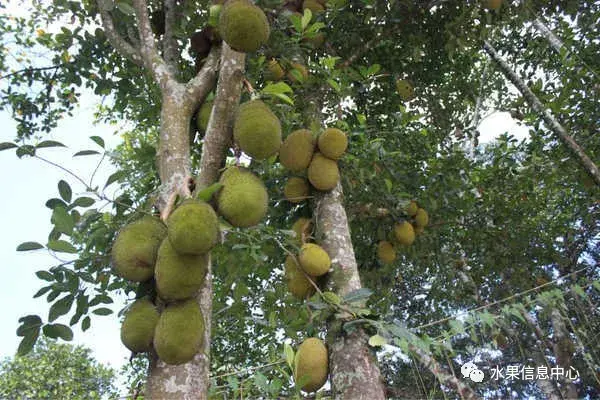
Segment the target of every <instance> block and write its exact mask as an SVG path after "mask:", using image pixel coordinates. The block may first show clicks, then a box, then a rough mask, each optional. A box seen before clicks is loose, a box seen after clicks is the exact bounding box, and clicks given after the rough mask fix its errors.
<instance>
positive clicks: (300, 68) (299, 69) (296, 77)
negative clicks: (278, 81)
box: [287, 62, 308, 83]
mask: <svg viewBox="0 0 600 400" xmlns="http://www.w3.org/2000/svg"><path fill="white" fill-rule="evenodd" d="M290 67H291V68H290V70H289V71H288V73H287V78H288V79H289V80H290V82H292V83H302V82H304V81H306V80H307V79H308V69H307V68H306V67H305V66H304V65H302V64H300V63H297V62H292V63H290ZM292 71H296V72H292Z"/></svg>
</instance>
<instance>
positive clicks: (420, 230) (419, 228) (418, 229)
mask: <svg viewBox="0 0 600 400" xmlns="http://www.w3.org/2000/svg"><path fill="white" fill-rule="evenodd" d="M412 226H413V229H414V231H415V235H420V234H422V233H423V232H425V228H424V227H422V226H417V225H416V224H414V223H413V224H412Z"/></svg>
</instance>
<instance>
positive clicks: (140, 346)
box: [121, 299, 159, 353]
mask: <svg viewBox="0 0 600 400" xmlns="http://www.w3.org/2000/svg"><path fill="white" fill-rule="evenodd" d="M158 316H159V313H158V310H157V309H156V307H154V304H152V302H151V301H150V300H148V299H139V300H136V301H135V303H133V304H132V305H131V307H129V310H127V313H126V314H125V319H124V320H123V324H121V342H123V344H124V345H125V347H127V348H128V349H129V350H131V351H132V352H134V353H143V352H145V351H149V350H150V349H151V348H152V339H153V338H154V328H155V327H156V323H157V322H158Z"/></svg>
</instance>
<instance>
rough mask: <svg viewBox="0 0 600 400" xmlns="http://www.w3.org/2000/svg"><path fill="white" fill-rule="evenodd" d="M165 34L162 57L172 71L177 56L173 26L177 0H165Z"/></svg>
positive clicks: (175, 64) (175, 65) (175, 68)
mask: <svg viewBox="0 0 600 400" xmlns="http://www.w3.org/2000/svg"><path fill="white" fill-rule="evenodd" d="M164 10H165V34H164V35H163V57H164V59H165V62H166V63H167V65H168V66H169V68H170V70H171V71H172V72H174V71H176V70H177V61H178V58H179V52H178V46H177V39H175V35H174V33H175V32H174V30H175V29H174V28H175V22H176V19H177V18H176V15H177V1H176V0H165V3H164Z"/></svg>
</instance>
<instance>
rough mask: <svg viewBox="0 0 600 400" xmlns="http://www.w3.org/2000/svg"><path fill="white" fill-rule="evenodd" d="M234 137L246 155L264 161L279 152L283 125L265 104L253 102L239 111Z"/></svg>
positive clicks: (244, 105) (234, 126) (258, 101)
mask: <svg viewBox="0 0 600 400" xmlns="http://www.w3.org/2000/svg"><path fill="white" fill-rule="evenodd" d="M233 137H234V138H235V141H236V143H237V144H238V145H239V146H240V148H241V149H242V151H243V152H244V153H246V154H248V155H249V156H250V157H252V158H254V159H257V160H264V159H266V158H269V157H271V156H272V155H275V154H277V152H278V151H279V147H280V146H281V123H280V122H279V119H278V118H277V116H276V115H275V114H273V112H272V111H271V110H270V109H269V107H267V105H266V104H265V103H263V102H262V101H260V100H252V101H249V102H246V103H244V104H242V105H241V106H240V108H239V109H238V113H237V116H236V118H235V122H234V125H233Z"/></svg>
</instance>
